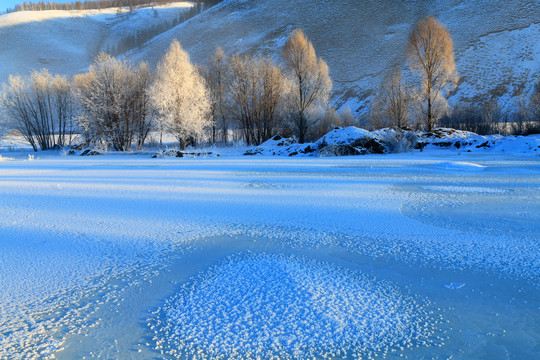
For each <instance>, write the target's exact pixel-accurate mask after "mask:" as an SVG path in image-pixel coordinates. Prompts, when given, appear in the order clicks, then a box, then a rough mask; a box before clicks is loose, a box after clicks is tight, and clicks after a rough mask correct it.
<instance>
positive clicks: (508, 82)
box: [131, 0, 540, 110]
mask: <svg viewBox="0 0 540 360" xmlns="http://www.w3.org/2000/svg"><path fill="white" fill-rule="evenodd" d="M429 15H433V16H435V17H437V18H438V19H440V20H441V22H443V23H444V24H446V25H447V27H448V29H449V31H450V33H451V35H452V38H453V40H454V43H455V48H456V62H457V67H458V71H459V73H460V74H461V83H460V87H459V90H458V91H457V93H456V94H454V96H453V99H452V100H453V101H454V102H456V101H458V100H460V99H466V100H485V99H489V98H491V97H492V96H504V99H505V100H507V101H506V102H507V103H510V102H509V101H508V100H511V99H512V98H514V97H516V96H519V95H520V94H521V93H522V92H523V91H525V92H527V91H529V90H530V84H531V83H532V82H533V80H534V79H536V78H538V77H539V76H540V3H539V2H538V1H531V0H514V1H504V0H437V1H428V0H413V1H393V0H383V1H371V0H360V1H359V0H341V1H329V0H324V1H310V0H296V1H289V0H251V1H246V0H227V1H224V2H223V3H221V4H220V5H217V6H215V7H214V8H212V9H210V10H209V11H207V12H205V13H203V14H201V15H199V16H197V17H196V18H194V19H191V20H190V21H188V22H186V23H184V24H180V25H179V26H177V27H175V28H174V29H171V30H170V31H168V32H166V33H165V34H162V35H160V36H159V37H157V38H156V39H155V40H154V41H152V42H151V43H150V44H149V46H148V47H146V48H144V49H143V50H142V51H140V52H138V53H135V54H133V55H132V56H131V59H133V60H142V59H145V60H148V61H150V63H151V64H155V63H156V62H157V60H158V59H159V57H160V56H161V55H162V54H163V53H164V52H165V51H166V48H167V46H168V44H169V43H170V41H171V40H172V39H173V38H178V39H179V40H180V42H181V43H182V45H183V46H184V47H185V48H186V49H187V51H188V52H189V53H190V54H191V56H192V58H193V60H194V61H196V62H202V63H204V62H206V61H207V59H208V56H209V54H211V52H212V51H213V49H214V47H215V46H217V45H220V46H222V47H223V48H224V50H225V51H226V52H227V53H232V52H240V53H247V54H252V53H263V54H268V55H271V56H273V57H274V58H276V59H279V56H280V52H281V49H280V48H281V46H282V45H283V43H284V41H285V39H286V37H287V35H288V34H289V32H290V31H291V29H293V28H295V27H302V28H303V29H304V30H305V32H306V33H307V34H308V36H309V37H310V39H311V40H312V42H313V44H314V46H315V48H316V50H317V52H318V54H319V55H320V56H322V57H323V58H324V59H325V60H326V61H327V62H328V64H329V66H330V70H331V74H332V78H333V80H334V85H335V94H336V95H338V99H337V100H336V104H337V105H343V104H344V103H345V102H347V101H349V102H348V105H350V106H351V107H352V108H353V109H354V110H357V109H358V108H362V105H363V100H365V99H366V97H367V96H369V95H370V94H371V91H372V89H373V88H374V87H375V86H377V85H378V84H379V82H380V80H381V79H382V77H383V76H384V75H385V74H386V73H387V72H388V71H389V69H391V68H392V67H396V66H397V67H402V68H406V59H405V50H406V44H407V39H408V35H409V32H410V31H411V28H412V26H413V24H414V23H416V22H417V21H419V20H420V19H422V18H424V17H426V16H429Z"/></svg>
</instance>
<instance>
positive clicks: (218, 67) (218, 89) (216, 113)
mask: <svg viewBox="0 0 540 360" xmlns="http://www.w3.org/2000/svg"><path fill="white" fill-rule="evenodd" d="M204 75H205V79H206V83H207V85H208V89H209V91H210V101H211V105H212V106H211V114H212V117H211V119H212V143H215V142H216V140H217V129H218V127H219V128H221V131H222V137H221V140H222V141H223V142H224V143H226V142H227V140H228V138H227V130H228V126H227V118H228V109H227V94H228V91H229V89H228V78H227V57H226V55H225V53H224V52H223V49H222V48H220V47H217V48H216V51H215V52H214V55H213V56H212V59H211V61H210V65H209V67H208V68H207V69H206V71H205V72H204Z"/></svg>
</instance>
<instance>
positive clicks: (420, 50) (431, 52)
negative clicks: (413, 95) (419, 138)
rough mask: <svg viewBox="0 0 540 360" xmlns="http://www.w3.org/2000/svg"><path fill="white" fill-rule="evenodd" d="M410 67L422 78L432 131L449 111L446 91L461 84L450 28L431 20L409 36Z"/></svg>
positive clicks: (428, 121) (425, 20) (419, 25)
mask: <svg viewBox="0 0 540 360" xmlns="http://www.w3.org/2000/svg"><path fill="white" fill-rule="evenodd" d="M408 57H409V66H410V68H411V70H412V71H413V72H415V73H416V74H417V75H418V77H419V78H420V82H421V94H422V100H423V102H425V108H423V112H424V115H425V116H426V118H425V122H426V127H427V130H428V131H431V130H432V128H433V127H434V125H435V122H436V121H437V120H438V118H439V117H440V116H441V115H442V114H441V111H437V110H442V109H444V108H445V105H444V104H445V103H446V99H445V96H446V94H445V91H446V90H448V88H449V87H450V86H451V85H454V84H456V83H457V80H458V75H457V71H456V64H455V62H454V44H453V42H452V38H451V37H450V33H449V32H448V29H447V28H446V27H445V26H444V25H442V24H441V23H440V22H439V21H438V20H436V19H435V18H434V17H428V18H426V19H424V20H422V21H420V23H418V25H416V27H415V28H414V30H413V32H412V33H411V35H410V36H409V45H408Z"/></svg>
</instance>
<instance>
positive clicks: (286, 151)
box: [244, 135, 317, 156]
mask: <svg viewBox="0 0 540 360" xmlns="http://www.w3.org/2000/svg"><path fill="white" fill-rule="evenodd" d="M316 151H317V147H316V146H315V145H314V144H311V143H306V144H298V143H296V140H295V139H293V138H284V137H281V136H280V135H276V136H274V137H272V138H270V139H268V140H266V141H265V142H263V143H262V144H261V145H259V146H257V147H254V148H251V149H248V150H247V151H246V152H245V153H244V155H277V156H295V155H308V156H309V155H312V154H313V153H315V152H316Z"/></svg>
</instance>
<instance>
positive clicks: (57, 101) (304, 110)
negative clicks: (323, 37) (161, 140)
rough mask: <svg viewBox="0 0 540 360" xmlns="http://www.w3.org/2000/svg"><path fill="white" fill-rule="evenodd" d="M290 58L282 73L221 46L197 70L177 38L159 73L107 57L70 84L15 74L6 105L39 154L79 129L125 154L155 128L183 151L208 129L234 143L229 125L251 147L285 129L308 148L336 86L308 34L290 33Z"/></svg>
mask: <svg viewBox="0 0 540 360" xmlns="http://www.w3.org/2000/svg"><path fill="white" fill-rule="evenodd" d="M283 60H284V64H285V67H284V68H283V69H282V68H280V67H279V66H278V65H276V64H275V63H274V61H273V60H272V59H270V58H266V57H255V58H252V57H248V56H240V55H232V56H231V57H227V56H226V55H225V54H224V52H223V50H221V49H220V48H218V49H216V52H215V53H214V55H213V57H212V59H211V61H210V65H209V66H208V67H206V68H203V67H197V66H195V65H194V64H192V63H191V61H190V59H189V55H188V54H187V53H186V52H185V51H184V50H183V49H182V48H181V46H180V44H179V43H178V41H173V42H172V43H171V46H170V48H169V50H168V52H167V53H166V54H165V56H164V57H163V58H162V60H161V61H160V62H159V64H158V66H157V69H156V70H155V71H153V70H152V69H151V68H150V67H149V66H148V65H147V64H146V63H140V64H139V65H137V66H134V65H132V64H130V63H128V62H127V61H125V60H118V59H116V58H114V57H111V56H110V55H108V54H105V53H101V54H99V55H98V56H97V57H96V59H95V61H94V63H93V64H92V65H91V66H90V69H89V71H88V72H86V73H84V74H80V75H76V76H75V77H74V78H73V81H72V82H71V83H70V82H69V81H68V80H67V78H65V77H60V76H56V77H53V76H52V75H50V74H49V73H48V72H47V71H46V70H43V71H41V72H34V73H33V74H32V75H31V77H30V78H29V79H24V78H22V77H20V76H12V77H10V79H9V82H8V84H4V85H3V89H2V90H3V91H2V96H1V97H0V107H1V108H2V109H4V111H5V114H6V115H7V118H9V119H10V120H11V124H12V126H13V127H14V128H16V129H17V130H19V131H21V133H23V135H24V136H25V138H26V139H27V140H28V141H29V143H30V144H32V146H33V147H34V150H37V148H38V147H39V148H41V149H50V148H51V147H54V146H56V145H59V146H63V145H65V144H66V133H69V134H70V135H71V134H72V133H73V132H74V131H75V130H76V131H77V132H78V133H80V134H81V135H82V136H83V138H84V140H85V142H87V143H89V144H100V145H101V146H106V147H112V148H114V149H115V150H119V151H125V150H129V149H130V148H131V147H132V146H133V145H135V146H136V147H137V148H141V147H142V146H143V144H144V143H145V141H146V139H147V137H148V134H149V133H150V131H152V130H158V131H161V132H164V131H166V132H169V133H171V134H173V135H174V136H175V137H176V139H177V140H178V142H179V144H180V147H181V148H182V149H183V148H185V146H186V145H187V143H188V142H193V141H195V140H201V139H202V137H203V135H204V134H205V132H206V131H208V132H209V133H210V136H209V138H210V141H211V142H216V141H218V140H222V141H225V142H227V141H228V138H227V134H228V130H229V129H230V128H236V129H239V130H240V131H241V133H242V135H243V139H244V140H245V142H246V143H247V144H260V143H261V142H263V141H265V140H267V139H268V138H270V137H272V136H273V135H275V134H276V133H277V132H281V131H283V130H284V129H288V131H290V132H294V133H295V134H296V135H297V137H298V139H299V140H300V141H301V142H303V141H304V140H305V139H306V134H308V131H309V130H310V129H312V128H314V124H315V121H316V119H317V117H320V116H321V114H323V113H324V111H325V109H326V108H327V104H328V98H329V95H330V91H331V88H332V81H331V79H330V76H329V71H328V66H327V65H326V63H325V62H324V61H323V60H321V59H320V58H318V57H317V55H316V53H315V50H314V49H313V46H312V44H311V43H310V42H309V41H308V39H307V38H306V36H305V35H304V33H303V32H302V31H301V30H296V31H294V32H293V33H292V34H291V36H290V37H289V39H288V41H287V43H286V45H285V47H284V49H283ZM220 130H221V131H220ZM218 132H221V139H219V138H218Z"/></svg>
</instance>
